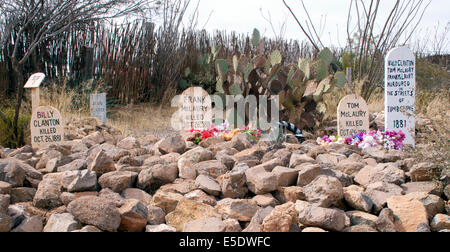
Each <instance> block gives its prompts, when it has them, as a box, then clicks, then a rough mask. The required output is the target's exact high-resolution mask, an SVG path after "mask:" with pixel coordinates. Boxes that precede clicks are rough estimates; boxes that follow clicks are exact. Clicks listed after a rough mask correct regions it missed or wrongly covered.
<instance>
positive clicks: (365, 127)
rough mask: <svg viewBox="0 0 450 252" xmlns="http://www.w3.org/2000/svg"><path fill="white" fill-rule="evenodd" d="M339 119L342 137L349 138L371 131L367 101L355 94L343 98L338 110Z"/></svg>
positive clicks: (339, 132)
mask: <svg viewBox="0 0 450 252" xmlns="http://www.w3.org/2000/svg"><path fill="white" fill-rule="evenodd" d="M337 118H338V135H339V136H340V137H343V138H348V137H352V136H353V135H354V134H357V133H360V132H368V131H369V128H370V125H369V110H368V107H367V103H366V101H365V100H364V99H363V98H362V97H360V96H357V95H354V94H353V95H347V96H345V97H344V98H342V100H341V101H340V103H339V106H338V109H337Z"/></svg>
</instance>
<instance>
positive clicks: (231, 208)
mask: <svg viewBox="0 0 450 252" xmlns="http://www.w3.org/2000/svg"><path fill="white" fill-rule="evenodd" d="M258 209H259V207H258V206H257V205H256V203H255V202H253V201H252V200H244V199H229V198H227V199H223V200H221V201H218V202H217V205H216V210H217V211H218V212H219V213H220V214H222V215H223V216H224V217H225V218H224V219H236V220H238V221H251V219H252V218H253V216H254V215H255V214H256V212H257V211H258Z"/></svg>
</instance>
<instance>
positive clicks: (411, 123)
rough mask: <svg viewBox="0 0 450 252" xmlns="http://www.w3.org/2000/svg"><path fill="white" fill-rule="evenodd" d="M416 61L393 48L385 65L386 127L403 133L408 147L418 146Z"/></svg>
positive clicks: (404, 50) (410, 54)
mask: <svg viewBox="0 0 450 252" xmlns="http://www.w3.org/2000/svg"><path fill="white" fill-rule="evenodd" d="M415 67H416V59H415V56H414V54H413V52H412V51H411V50H410V49H408V48H406V47H401V48H395V49H392V50H391V51H390V52H389V53H388V54H387V56H386V62H385V127H386V130H393V131H402V132H403V133H405V135H406V139H405V142H404V143H405V144H407V145H411V146H412V147H414V146H415V118H414V112H415V95H416V90H415V87H416V68H415Z"/></svg>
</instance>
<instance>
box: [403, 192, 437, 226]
mask: <svg viewBox="0 0 450 252" xmlns="http://www.w3.org/2000/svg"><path fill="white" fill-rule="evenodd" d="M407 196H408V197H411V198H413V199H416V200H418V201H420V202H422V204H423V205H424V206H425V209H426V210H427V216H428V220H430V221H431V219H433V217H434V216H435V215H437V214H439V213H443V212H444V211H445V202H444V200H443V199H441V198H440V197H438V196H436V195H430V194H427V193H425V192H416V193H410V194H407Z"/></svg>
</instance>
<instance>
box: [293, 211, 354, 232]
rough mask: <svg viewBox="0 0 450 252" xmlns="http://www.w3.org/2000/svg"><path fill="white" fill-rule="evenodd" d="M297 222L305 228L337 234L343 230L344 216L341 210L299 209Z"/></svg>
mask: <svg viewBox="0 0 450 252" xmlns="http://www.w3.org/2000/svg"><path fill="white" fill-rule="evenodd" d="M298 220H299V222H300V223H301V224H303V225H306V226H313V227H320V228H323V229H325V230H330V231H338V232H339V231H342V230H344V228H345V222H346V215H345V212H344V211H341V210H336V209H328V208H322V207H316V206H309V207H304V208H302V209H300V211H299V215H298Z"/></svg>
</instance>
